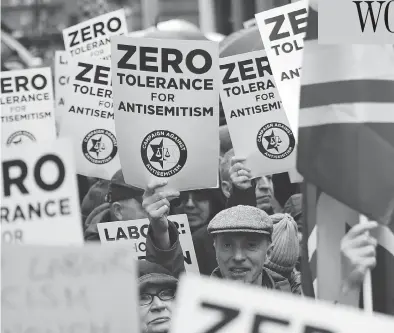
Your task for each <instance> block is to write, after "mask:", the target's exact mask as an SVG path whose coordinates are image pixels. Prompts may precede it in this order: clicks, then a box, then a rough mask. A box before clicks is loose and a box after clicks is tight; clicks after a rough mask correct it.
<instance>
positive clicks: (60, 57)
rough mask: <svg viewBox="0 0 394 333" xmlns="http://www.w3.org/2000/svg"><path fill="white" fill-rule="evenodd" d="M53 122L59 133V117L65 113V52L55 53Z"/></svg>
mask: <svg viewBox="0 0 394 333" xmlns="http://www.w3.org/2000/svg"><path fill="white" fill-rule="evenodd" d="M54 74H55V75H54V77H55V84H54V86H55V120H56V127H57V129H58V131H59V126H60V124H61V116H62V114H63V113H64V112H65V111H64V110H65V106H66V93H67V92H66V89H67V86H68V84H69V80H70V76H69V67H68V53H67V52H66V51H56V52H55V73H54Z"/></svg>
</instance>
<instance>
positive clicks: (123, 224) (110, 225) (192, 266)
mask: <svg viewBox="0 0 394 333" xmlns="http://www.w3.org/2000/svg"><path fill="white" fill-rule="evenodd" d="M168 219H169V220H170V221H172V222H174V224H175V225H176V227H177V228H178V233H179V242H180V243H181V246H182V249H183V256H184V259H185V269H186V272H192V273H199V272H200V271H199V268H198V263H197V258H196V253H195V251H194V245H193V239H192V234H191V232H190V227H189V221H188V219H187V215H186V214H182V215H172V216H168ZM148 227H149V220H148V219H141V220H132V221H117V222H106V223H99V224H97V228H98V231H99V235H100V240H101V243H113V242H119V241H129V242H130V241H132V242H133V243H134V244H133V246H132V247H130V248H132V249H133V253H134V256H135V258H136V259H139V260H141V259H145V253H146V236H147V233H148Z"/></svg>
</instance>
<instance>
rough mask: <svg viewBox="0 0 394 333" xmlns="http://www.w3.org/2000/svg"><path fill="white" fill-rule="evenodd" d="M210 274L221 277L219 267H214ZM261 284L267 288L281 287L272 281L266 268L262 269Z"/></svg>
mask: <svg viewBox="0 0 394 333" xmlns="http://www.w3.org/2000/svg"><path fill="white" fill-rule="evenodd" d="M211 276H213V277H217V278H220V279H222V278H223V275H222V273H221V272H220V269H219V267H217V268H215V269H214V271H213V272H212V274H211ZM261 286H262V287H264V288H267V289H281V288H280V287H279V286H278V285H277V284H276V283H275V281H274V279H273V277H272V276H271V275H270V273H269V272H268V270H267V269H263V279H262V283H261Z"/></svg>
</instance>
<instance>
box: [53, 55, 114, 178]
mask: <svg viewBox="0 0 394 333" xmlns="http://www.w3.org/2000/svg"><path fill="white" fill-rule="evenodd" d="M110 66H111V62H110V61H106V60H101V59H95V58H86V57H78V58H77V59H76V58H73V59H70V61H69V66H68V67H69V74H70V82H69V85H68V89H67V95H66V99H67V101H66V110H65V112H64V113H63V116H62V122H61V130H60V136H61V137H69V138H71V139H72V142H73V147H74V154H75V159H76V169H77V173H78V174H81V175H84V176H88V177H98V178H102V179H107V180H110V179H111V177H112V176H113V175H114V173H115V172H116V171H118V170H119V169H120V161H119V154H118V143H117V140H116V135H115V118H114V112H113V102H112V84H111V67H110Z"/></svg>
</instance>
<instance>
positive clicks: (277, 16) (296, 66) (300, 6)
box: [256, 0, 308, 141]
mask: <svg viewBox="0 0 394 333" xmlns="http://www.w3.org/2000/svg"><path fill="white" fill-rule="evenodd" d="M307 18H308V1H307V0H301V1H297V2H295V3H292V4H289V5H285V6H281V7H277V8H273V9H270V10H267V11H264V12H261V13H258V14H256V20H257V25H258V27H259V30H260V35H261V39H262V40H263V43H264V46H265V51H266V52H267V56H268V60H269V62H270V65H271V68H272V71H273V75H274V78H275V82H276V86H277V88H278V91H279V94H280V97H281V99H282V102H283V107H284V110H285V112H286V115H287V118H288V120H289V123H290V127H291V129H292V131H293V133H294V135H295V137H296V141H297V135H298V114H299V101H300V97H299V94H300V86H301V66H302V54H303V47H304V37H305V34H306V26H307Z"/></svg>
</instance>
